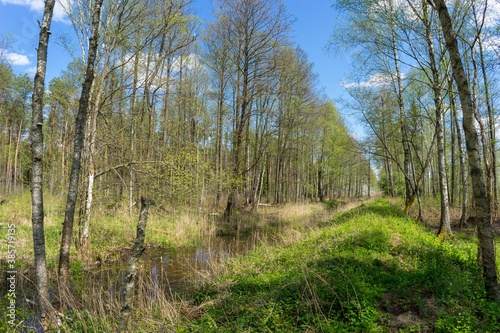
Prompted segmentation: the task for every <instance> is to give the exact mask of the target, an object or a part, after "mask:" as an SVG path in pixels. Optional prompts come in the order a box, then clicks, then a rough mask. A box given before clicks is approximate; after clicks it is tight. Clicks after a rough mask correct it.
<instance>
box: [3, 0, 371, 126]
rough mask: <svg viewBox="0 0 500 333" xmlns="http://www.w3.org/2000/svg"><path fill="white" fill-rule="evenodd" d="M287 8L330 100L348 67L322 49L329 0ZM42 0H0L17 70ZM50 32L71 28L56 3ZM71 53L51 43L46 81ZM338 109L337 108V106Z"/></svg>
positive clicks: (26, 61) (205, 7) (29, 51)
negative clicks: (12, 38)
mask: <svg viewBox="0 0 500 333" xmlns="http://www.w3.org/2000/svg"><path fill="white" fill-rule="evenodd" d="M285 2H286V4H287V7H288V10H289V12H290V13H292V14H293V15H294V16H295V18H296V21H295V23H294V25H293V31H292V33H291V34H292V36H293V39H294V40H295V41H296V42H297V43H298V44H299V45H300V46H301V48H302V49H304V50H305V51H306V52H307V54H308V56H309V61H311V62H313V63H314V65H315V66H314V71H315V72H316V73H317V74H319V81H320V83H319V84H320V86H321V87H323V88H324V92H325V94H326V95H327V96H328V97H329V98H331V99H333V100H334V101H335V100H336V99H338V98H340V97H341V96H342V95H343V94H345V89H344V88H343V87H342V85H341V80H342V79H343V78H345V77H346V75H347V73H348V71H349V68H348V67H349V64H348V59H346V58H345V57H339V56H337V57H333V56H330V55H328V54H327V53H326V51H325V46H326V45H327V43H328V38H329V36H330V34H331V32H332V30H333V25H334V22H335V17H336V13H335V11H334V9H333V8H332V7H331V3H332V0H308V1H305V0H285ZM194 7H195V8H196V11H197V12H198V15H200V16H201V18H202V20H211V19H212V17H211V15H210V13H211V11H212V4H211V1H210V0H197V1H195V3H194ZM42 11H43V0H0V33H1V34H5V33H12V34H13V37H14V39H15V43H14V45H13V48H12V50H9V52H10V54H9V55H8V58H9V59H11V60H12V61H11V63H12V65H13V69H14V70H15V71H16V72H17V73H24V72H27V73H28V74H30V75H33V74H34V72H35V66H36V50H35V48H36V46H37V44H38V33H39V28H38V23H37V20H40V21H41V19H42ZM51 30H52V32H53V35H52V36H51V37H52V40H54V38H53V37H54V36H55V35H56V34H57V33H58V32H69V31H72V27H71V25H69V24H67V23H66V22H65V19H64V14H63V12H62V10H61V8H60V7H59V6H58V5H56V8H55V13H54V19H53V22H52V28H51ZM70 60H71V57H70V56H69V54H68V53H67V51H65V50H64V49H63V48H62V47H60V46H58V45H55V44H54V43H51V44H50V45H49V51H48V61H47V76H46V84H47V83H48V82H49V81H50V80H51V79H52V78H54V77H56V76H58V75H59V74H60V72H61V70H64V69H65V68H66V65H67V64H68V62H69V61H70ZM340 111H341V110H340ZM344 118H347V119H346V120H347V123H348V126H349V127H350V128H351V130H352V131H353V132H355V133H356V135H357V136H362V129H361V127H360V126H358V125H356V120H355V119H354V118H351V117H349V116H348V115H346V114H344Z"/></svg>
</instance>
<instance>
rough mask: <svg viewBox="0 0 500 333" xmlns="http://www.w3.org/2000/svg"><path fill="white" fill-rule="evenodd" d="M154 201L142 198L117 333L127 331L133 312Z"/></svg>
mask: <svg viewBox="0 0 500 333" xmlns="http://www.w3.org/2000/svg"><path fill="white" fill-rule="evenodd" d="M154 204H155V203H154V201H152V200H148V199H144V198H141V212H140V215H139V222H138V223H137V236H136V238H135V243H134V245H133V246H132V256H131V257H130V261H129V266H128V274H127V278H126V279H127V284H126V286H125V300H124V301H123V306H122V309H121V311H120V322H119V324H118V330H117V332H118V333H120V332H123V331H125V330H126V329H127V323H128V318H129V317H130V313H131V312H132V303H133V301H134V286H135V277H136V275H137V261H138V260H139V258H140V257H141V254H142V252H143V251H144V239H145V238H146V226H147V223H148V213H149V206H151V205H154Z"/></svg>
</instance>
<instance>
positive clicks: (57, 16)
mask: <svg viewBox="0 0 500 333" xmlns="http://www.w3.org/2000/svg"><path fill="white" fill-rule="evenodd" d="M0 2H1V3H2V4H4V5H7V4H10V5H18V6H26V7H29V9H30V10H31V11H34V12H39V13H41V12H43V9H44V6H45V2H44V1H43V0H0ZM61 3H63V4H64V6H66V7H67V4H68V3H69V4H71V3H72V0H56V4H55V6H54V14H53V17H52V18H53V20H54V21H58V22H64V23H67V22H68V21H67V18H66V13H65V11H64V8H63V6H62V5H61ZM40 21H41V20H40Z"/></svg>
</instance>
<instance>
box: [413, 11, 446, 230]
mask: <svg viewBox="0 0 500 333" xmlns="http://www.w3.org/2000/svg"><path fill="white" fill-rule="evenodd" d="M422 4H423V13H424V17H423V18H424V24H425V30H426V34H425V37H426V40H427V47H428V51H429V64H430V67H431V71H432V90H433V91H434V105H435V111H436V135H437V152H438V172H439V187H440V190H441V191H440V194H441V220H440V224H439V230H438V236H439V238H440V239H445V238H448V237H451V236H452V232H451V225H450V207H449V202H448V199H449V197H448V181H447V178H446V160H445V146H444V129H443V108H442V104H443V103H442V99H441V79H440V78H439V71H438V68H437V65H436V58H435V55H434V43H433V42H432V36H431V23H430V21H429V15H428V11H427V9H428V8H427V3H426V2H425V1H423V2H422ZM417 191H418V190H417Z"/></svg>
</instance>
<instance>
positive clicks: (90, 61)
mask: <svg viewBox="0 0 500 333" xmlns="http://www.w3.org/2000/svg"><path fill="white" fill-rule="evenodd" d="M102 2H103V0H97V1H96V3H95V8H94V13H93V17H92V30H91V35H90V38H89V49H88V58H87V69H86V73H85V81H84V82H83V86H82V93H81V97H80V103H79V107H78V114H77V118H76V129H75V141H74V151H73V164H72V166H71V175H70V178H69V186H68V197H67V201H66V210H65V214H64V223H63V230H62V239H61V250H60V254H59V274H58V275H59V277H58V278H59V288H60V289H59V290H60V292H61V293H65V292H67V291H69V285H68V282H69V254H70V246H71V235H72V232H73V222H74V217H75V205H76V199H77V196H78V184H79V181H80V168H81V162H82V161H81V160H82V148H83V141H84V139H85V138H84V137H85V122H86V118H87V109H88V105H89V99H90V90H91V88H92V83H93V81H94V66H95V58H96V53H97V46H98V41H99V21H100V15H101V6H102Z"/></svg>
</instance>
